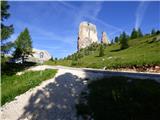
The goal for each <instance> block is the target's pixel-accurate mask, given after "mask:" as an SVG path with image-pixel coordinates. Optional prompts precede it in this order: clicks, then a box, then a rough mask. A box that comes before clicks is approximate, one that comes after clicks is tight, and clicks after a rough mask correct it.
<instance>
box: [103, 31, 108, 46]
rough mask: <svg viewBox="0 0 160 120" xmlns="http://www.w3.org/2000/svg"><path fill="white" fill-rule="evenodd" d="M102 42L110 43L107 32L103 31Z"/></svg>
mask: <svg viewBox="0 0 160 120" xmlns="http://www.w3.org/2000/svg"><path fill="white" fill-rule="evenodd" d="M101 43H103V44H106V45H108V44H109V40H108V38H107V34H106V33H105V32H102V38H101Z"/></svg>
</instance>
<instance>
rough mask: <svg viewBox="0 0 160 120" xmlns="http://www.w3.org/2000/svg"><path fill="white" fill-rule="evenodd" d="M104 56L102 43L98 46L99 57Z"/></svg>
mask: <svg viewBox="0 0 160 120" xmlns="http://www.w3.org/2000/svg"><path fill="white" fill-rule="evenodd" d="M102 56H104V46H103V44H101V45H100V47H99V57H102Z"/></svg>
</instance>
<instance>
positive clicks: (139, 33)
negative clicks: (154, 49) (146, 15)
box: [137, 28, 143, 37]
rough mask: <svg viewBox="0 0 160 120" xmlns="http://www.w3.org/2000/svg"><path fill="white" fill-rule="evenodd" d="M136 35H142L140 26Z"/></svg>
mask: <svg viewBox="0 0 160 120" xmlns="http://www.w3.org/2000/svg"><path fill="white" fill-rule="evenodd" d="M137 37H143V34H142V31H141V29H140V28H138V36H137Z"/></svg>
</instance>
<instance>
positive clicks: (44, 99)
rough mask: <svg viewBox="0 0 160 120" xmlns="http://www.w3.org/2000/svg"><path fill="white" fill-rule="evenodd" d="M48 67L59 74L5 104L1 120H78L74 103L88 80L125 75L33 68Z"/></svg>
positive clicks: (99, 71)
mask: <svg viewBox="0 0 160 120" xmlns="http://www.w3.org/2000/svg"><path fill="white" fill-rule="evenodd" d="M46 68H49V69H51V68H52V69H58V73H57V74H56V76H55V77H54V78H52V79H50V80H46V81H44V82H42V84H41V85H40V86H37V87H35V88H33V89H31V90H29V91H27V92H26V93H24V94H22V95H20V96H17V97H16V99H15V100H14V101H12V102H10V103H6V104H5V105H4V106H2V107H1V115H2V116H1V117H2V120H77V116H76V108H75V105H76V103H77V99H78V96H79V94H80V92H81V90H82V89H84V88H85V87H86V85H87V82H88V79H97V78H99V77H103V76H104V74H107V75H109V76H111V75H113V74H117V75H119V74H124V73H118V72H117V73H114V72H109V71H108V72H107V73H105V71H103V70H95V69H77V68H70V67H62V66H55V67H53V66H46V65H45V66H37V67H33V68H30V70H44V69H46ZM95 73H96V74H95ZM126 75H128V73H127V74H126ZM131 75H132V74H131ZM151 76H154V77H155V78H157V79H158V78H160V74H151ZM144 77H145V76H144Z"/></svg>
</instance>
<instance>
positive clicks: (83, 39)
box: [77, 22, 98, 50]
mask: <svg viewBox="0 0 160 120" xmlns="http://www.w3.org/2000/svg"><path fill="white" fill-rule="evenodd" d="M94 42H98V36H97V30H96V26H95V25H94V24H92V23H89V22H81V23H80V26H79V33H78V45H77V48H78V50H80V49H81V48H85V47H87V46H89V45H90V44H92V43H94Z"/></svg>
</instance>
